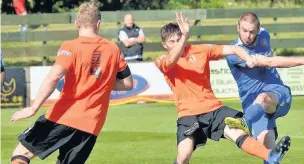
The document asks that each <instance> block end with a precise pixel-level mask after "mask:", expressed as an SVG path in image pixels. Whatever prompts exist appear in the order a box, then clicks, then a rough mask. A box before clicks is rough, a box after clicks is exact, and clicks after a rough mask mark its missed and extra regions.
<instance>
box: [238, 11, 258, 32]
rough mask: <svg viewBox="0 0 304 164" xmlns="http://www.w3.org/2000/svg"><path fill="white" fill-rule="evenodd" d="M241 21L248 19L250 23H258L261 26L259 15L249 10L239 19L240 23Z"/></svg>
mask: <svg viewBox="0 0 304 164" xmlns="http://www.w3.org/2000/svg"><path fill="white" fill-rule="evenodd" d="M241 21H248V22H250V23H256V25H257V27H258V28H259V27H260V20H259V17H258V16H257V15H256V14H255V13H253V12H247V13H244V14H242V15H241V17H240V19H239V24H240V22H241Z"/></svg>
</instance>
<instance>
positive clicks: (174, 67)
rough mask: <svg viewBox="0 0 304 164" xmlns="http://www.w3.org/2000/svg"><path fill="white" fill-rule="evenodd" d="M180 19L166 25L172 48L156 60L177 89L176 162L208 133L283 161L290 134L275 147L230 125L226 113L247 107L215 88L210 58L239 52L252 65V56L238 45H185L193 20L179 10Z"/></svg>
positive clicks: (164, 32) (182, 161) (164, 34)
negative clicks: (228, 101) (234, 104)
mask: <svg viewBox="0 0 304 164" xmlns="http://www.w3.org/2000/svg"><path fill="white" fill-rule="evenodd" d="M176 21H177V23H169V24H167V25H165V26H164V27H163V28H162V29H161V38H162V41H163V42H162V44H163V46H164V48H165V49H167V51H168V52H167V54H165V55H162V56H160V57H158V58H157V59H156V60H155V64H156V66H157V67H158V68H159V69H160V71H161V72H162V73H163V74H164V76H165V79H166V81H167V83H168V85H169V86H170V87H171V89H172V91H173V93H174V97H175V104H176V106H177V112H178V120H177V143H178V148H177V149H178V155H177V158H176V161H175V162H174V163H175V164H188V163H189V160H190V157H191V155H192V152H193V151H194V150H195V149H196V148H197V147H199V146H203V145H205V144H206V142H207V139H208V138H209V139H212V140H215V141H218V140H219V139H220V138H226V139H230V140H231V141H233V142H235V143H236V144H237V146H238V147H239V148H241V149H242V150H243V151H245V152H246V153H248V154H251V155H254V156H257V157H259V158H261V159H264V160H266V161H268V162H269V163H271V164H276V163H279V161H280V160H281V156H280V154H283V153H282V151H287V150H288V147H289V144H290V142H289V141H290V140H289V137H283V139H282V140H281V141H280V142H279V143H278V144H277V146H276V147H275V148H274V149H271V150H268V149H267V148H266V147H265V146H263V144H261V143H259V142H258V141H256V140H254V139H252V138H251V137H250V136H249V135H248V134H246V133H245V132H244V131H243V130H241V129H233V128H229V127H228V126H226V125H225V123H224V119H225V118H226V117H234V118H236V117H242V116H243V113H242V112H240V111H237V110H234V109H231V108H229V107H226V106H223V104H222V103H221V102H220V101H219V100H217V99H216V97H215V95H214V93H213V91H212V89H211V84H210V67H209V61H211V60H218V59H219V58H220V57H221V56H225V55H230V54H236V55H238V56H239V57H240V59H242V60H244V61H246V64H247V65H248V67H253V66H254V63H255V62H254V60H253V58H251V57H250V56H249V54H248V53H247V52H246V51H245V50H244V49H243V48H241V47H236V46H229V45H210V44H209V45H208V44H201V45H186V43H187V39H188V33H189V31H190V28H189V23H188V20H187V18H186V17H185V16H184V15H183V14H182V13H177V15H176Z"/></svg>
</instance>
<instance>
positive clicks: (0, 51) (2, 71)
mask: <svg viewBox="0 0 304 164" xmlns="http://www.w3.org/2000/svg"><path fill="white" fill-rule="evenodd" d="M0 68H1V77H0V78H1V84H2V82H3V81H4V62H3V56H2V50H1V49H0Z"/></svg>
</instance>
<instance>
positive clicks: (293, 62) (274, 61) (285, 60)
mask: <svg viewBox="0 0 304 164" xmlns="http://www.w3.org/2000/svg"><path fill="white" fill-rule="evenodd" d="M253 62H254V63H255V65H256V66H258V67H277V68H289V67H295V66H299V65H304V57H283V56H273V57H267V56H264V55H254V56H253Z"/></svg>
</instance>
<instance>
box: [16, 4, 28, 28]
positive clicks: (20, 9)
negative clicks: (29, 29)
mask: <svg viewBox="0 0 304 164" xmlns="http://www.w3.org/2000/svg"><path fill="white" fill-rule="evenodd" d="M13 6H14V9H15V12H16V14H17V15H20V16H23V15H27V11H26V8H25V0H13ZM20 31H26V26H25V25H20Z"/></svg>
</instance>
